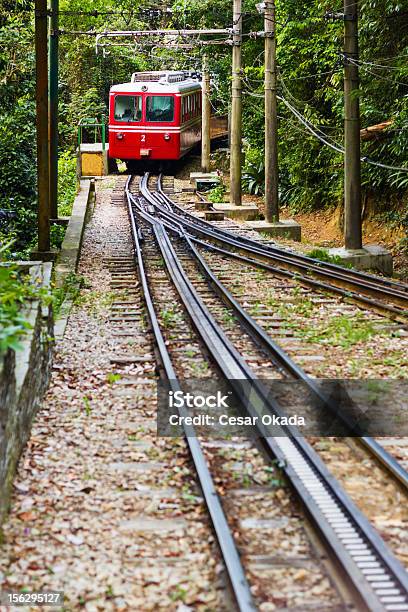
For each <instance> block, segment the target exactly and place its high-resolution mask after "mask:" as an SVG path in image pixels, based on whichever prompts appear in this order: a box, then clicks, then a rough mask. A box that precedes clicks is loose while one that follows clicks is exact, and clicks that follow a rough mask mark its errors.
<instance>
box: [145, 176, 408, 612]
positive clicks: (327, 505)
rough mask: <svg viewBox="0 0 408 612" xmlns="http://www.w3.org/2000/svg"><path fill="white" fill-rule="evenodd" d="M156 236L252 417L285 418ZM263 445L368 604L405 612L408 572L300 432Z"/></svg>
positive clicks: (282, 430)
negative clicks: (261, 409) (262, 409)
mask: <svg viewBox="0 0 408 612" xmlns="http://www.w3.org/2000/svg"><path fill="white" fill-rule="evenodd" d="M147 179H148V175H145V176H144V177H143V179H142V181H141V184H140V190H141V192H142V195H143V196H144V198H145V199H146V200H147V201H148V202H150V203H151V204H152V205H153V206H154V204H155V200H154V198H153V197H152V195H151V194H150V192H149V190H148V188H147ZM149 218H150V222H151V223H152V224H153V225H155V226H156V227H159V223H158V221H157V219H154V217H152V216H150V215H149ZM156 235H157V239H158V246H159V248H160V251H161V254H162V256H163V260H164V262H165V265H166V269H167V271H168V274H169V275H170V277H171V279H172V281H173V284H174V286H175V287H176V289H177V291H178V293H179V296H180V298H181V300H182V302H183V304H184V306H185V308H186V310H187V312H188V313H189V315H190V318H191V320H192V322H193V324H194V327H195V328H196V330H197V332H198V333H199V335H200V337H201V339H202V341H203V342H204V344H205V345H206V347H207V349H208V351H209V352H210V354H211V356H212V359H213V360H214V361H215V362H216V363H217V365H218V367H219V369H220V370H221V372H223V374H224V376H225V377H226V380H228V382H229V384H230V385H231V388H232V389H233V390H234V391H238V392H239V389H240V388H241V389H242V390H243V382H247V383H248V382H250V383H251V385H252V388H251V393H250V394H248V392H247V391H246V392H245V391H244V396H246V395H248V397H245V399H246V400H247V401H246V405H245V408H246V410H247V412H248V413H249V414H250V415H251V416H254V415H257V414H259V413H258V411H257V408H256V406H257V405H259V402H260V403H261V405H262V404H263V405H264V406H267V408H268V410H269V411H270V413H273V414H275V415H282V414H284V413H283V411H282V410H281V408H280V406H279V404H278V403H277V402H276V400H272V399H271V398H270V397H268V393H267V391H266V389H265V388H264V387H263V385H262V384H261V383H260V381H258V380H257V379H256V377H255V375H254V374H253V372H252V371H251V369H250V368H249V367H248V365H247V364H246V362H245V361H244V360H243V359H242V357H241V356H240V354H239V353H238V352H237V350H236V349H235V347H234V346H233V345H232V344H231V342H230V341H229V340H228V338H227V337H226V336H225V334H224V332H223V331H222V330H221V329H220V327H219V326H218V324H217V323H216V322H215V320H214V319H213V317H212V316H211V314H210V313H209V311H208V309H207V307H206V306H205V305H204V304H203V303H202V301H201V300H200V299H199V297H198V295H197V292H196V290H195V289H194V287H193V286H192V284H191V281H190V280H189V279H188V277H187V275H186V273H185V271H184V269H183V267H182V265H181V262H180V261H179V259H178V257H177V256H176V254H175V252H174V249H173V246H172V244H171V241H170V239H169V237H168V234H167V232H166V230H165V228H164V226H163V225H162V224H160V230H159V231H158V232H157V234H156ZM237 369H238V371H239V370H240V372H241V373H240V374H238V376H239V378H233V377H237V374H236V372H237ZM241 397H242V396H241ZM258 428H259V432H260V433H261V434H264V435H265V427H264V426H259V424H258ZM266 431H268V428H266ZM274 431H276V428H275V430H274ZM262 441H263V443H264V445H265V448H266V449H267V450H268V451H269V455H270V456H273V457H274V458H275V457H276V458H278V459H279V460H280V464H281V466H282V469H283V471H284V472H285V474H286V475H287V477H288V479H289V481H290V482H291V483H292V485H293V487H294V488H295V490H296V491H297V492H298V495H299V496H300V498H301V499H302V502H303V504H304V505H305V507H306V509H307V511H308V513H309V514H310V516H311V517H312V518H313V522H314V524H315V526H316V528H317V529H318V530H319V531H320V533H321V535H322V536H323V537H324V540H325V542H326V543H327V545H328V547H329V548H330V549H331V553H332V554H333V555H334V557H335V558H336V559H337V561H338V562H339V563H340V564H341V566H342V567H343V569H344V571H346V573H347V576H348V578H349V580H350V583H351V584H352V585H353V587H354V589H355V591H356V592H357V593H358V594H359V595H360V597H361V600H362V601H363V602H364V603H365V605H367V606H368V608H369V609H373V610H376V611H377V610H378V611H379V610H391V609H392V607H391V605H392V602H393V601H395V600H396V601H397V602H398V604H399V605H400V606H401V608H400V609H401V610H402V609H405V608H404V607H403V606H405V605H406V609H407V610H408V574H407V573H406V571H405V569H404V568H403V566H402V565H401V564H400V562H399V561H398V560H397V559H396V558H395V557H394V556H393V555H392V553H391V552H390V550H389V549H388V548H387V547H386V545H385V544H384V542H383V540H382V539H381V537H380V536H379V534H378V533H377V532H376V531H375V529H373V527H372V525H371V524H370V523H369V521H368V520H367V518H366V517H365V516H364V515H363V514H362V513H361V512H360V511H359V510H358V509H357V508H356V506H355V505H354V504H353V503H352V502H351V500H350V498H349V497H348V496H347V495H346V493H345V492H344V491H343V489H342V488H341V487H340V485H339V484H338V483H337V481H336V480H335V479H334V477H333V476H332V475H331V474H330V472H329V471H328V470H327V468H326V466H325V465H324V463H323V462H322V460H321V459H320V457H319V456H318V455H317V453H316V452H315V451H314V450H313V449H312V447H311V446H310V445H309V444H308V442H307V441H306V440H305V439H304V438H303V437H302V436H301V434H300V432H299V431H298V430H296V429H295V428H294V427H291V426H286V425H279V427H278V437H271V436H270V435H269V436H267V435H266V436H265V437H264V438H263V439H262Z"/></svg>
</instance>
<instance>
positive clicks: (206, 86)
mask: <svg viewBox="0 0 408 612" xmlns="http://www.w3.org/2000/svg"><path fill="white" fill-rule="evenodd" d="M201 113H202V128H201V129H202V133H201V170H202V171H203V172H209V170H210V150H211V135H210V120H211V119H210V118H211V106H210V73H209V71H208V57H207V54H206V53H204V56H203V82H202V102H201Z"/></svg>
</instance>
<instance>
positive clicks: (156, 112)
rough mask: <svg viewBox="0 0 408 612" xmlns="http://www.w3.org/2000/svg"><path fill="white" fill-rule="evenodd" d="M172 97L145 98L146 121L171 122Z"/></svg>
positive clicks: (172, 110)
mask: <svg viewBox="0 0 408 612" xmlns="http://www.w3.org/2000/svg"><path fill="white" fill-rule="evenodd" d="M173 120H174V98H173V96H147V98H146V121H173Z"/></svg>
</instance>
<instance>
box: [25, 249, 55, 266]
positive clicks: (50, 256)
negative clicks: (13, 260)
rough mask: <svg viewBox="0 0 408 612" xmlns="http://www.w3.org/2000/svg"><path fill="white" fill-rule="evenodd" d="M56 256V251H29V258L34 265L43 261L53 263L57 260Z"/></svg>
mask: <svg viewBox="0 0 408 612" xmlns="http://www.w3.org/2000/svg"><path fill="white" fill-rule="evenodd" d="M57 255H58V251H56V250H51V251H35V250H34V251H31V253H30V257H31V259H32V260H33V261H35V262H36V263H38V262H39V261H44V262H52V261H55V260H56V259H57Z"/></svg>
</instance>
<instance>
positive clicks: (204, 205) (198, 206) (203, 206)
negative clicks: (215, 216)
mask: <svg viewBox="0 0 408 612" xmlns="http://www.w3.org/2000/svg"><path fill="white" fill-rule="evenodd" d="M211 208H212V204H211V202H194V209H195V210H199V211H203V210H211Z"/></svg>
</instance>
